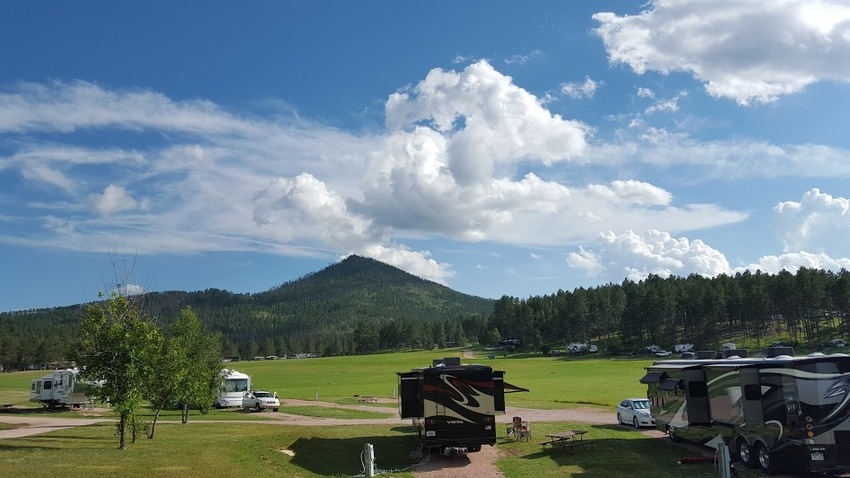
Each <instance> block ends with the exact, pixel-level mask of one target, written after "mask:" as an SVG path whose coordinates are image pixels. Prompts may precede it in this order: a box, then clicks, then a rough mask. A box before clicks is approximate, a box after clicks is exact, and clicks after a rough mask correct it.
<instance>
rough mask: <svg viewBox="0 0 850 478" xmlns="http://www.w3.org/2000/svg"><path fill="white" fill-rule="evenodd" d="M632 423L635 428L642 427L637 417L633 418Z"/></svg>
mask: <svg viewBox="0 0 850 478" xmlns="http://www.w3.org/2000/svg"><path fill="white" fill-rule="evenodd" d="M632 425H634V426H635V428H640V423H638V419H637V417H634V418H632Z"/></svg>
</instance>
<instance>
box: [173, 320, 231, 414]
mask: <svg viewBox="0 0 850 478" xmlns="http://www.w3.org/2000/svg"><path fill="white" fill-rule="evenodd" d="M171 341H172V343H174V346H175V348H176V349H178V350H180V351H182V353H183V354H184V359H185V362H184V364H185V367H184V368H185V371H186V373H185V374H183V375H182V380H181V381H180V383H179V386H178V388H177V401H178V403H179V404H180V405H181V408H182V410H183V413H182V421H183V423H187V422H188V421H189V410H190V409H191V408H197V409H199V410H201V411H206V410H208V409H209V408H210V407H211V406H212V403H213V401H215V396H216V392H217V391H218V389H219V387H220V386H221V337H220V336H219V335H218V334H210V333H207V332H205V331H204V329H203V327H202V325H201V322H200V321H199V320H198V317H197V315H195V312H194V311H192V309H191V308H190V307H186V308H184V309H183V310H182V311H181V312H180V318H178V319H177V322H176V323H175V324H174V326H173V327H172V330H171Z"/></svg>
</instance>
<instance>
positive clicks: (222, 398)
mask: <svg viewBox="0 0 850 478" xmlns="http://www.w3.org/2000/svg"><path fill="white" fill-rule="evenodd" d="M249 390H251V377H250V376H248V375H246V374H244V373H242V372H237V371H236V370H228V369H224V370H222V371H221V388H220V389H219V391H218V396H217V397H216V399H215V402H213V408H227V407H241V406H242V397H243V396H244V395H245V393H246V392H247V391H249Z"/></svg>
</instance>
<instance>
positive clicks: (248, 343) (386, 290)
mask: <svg viewBox="0 0 850 478" xmlns="http://www.w3.org/2000/svg"><path fill="white" fill-rule="evenodd" d="M139 299H140V300H141V301H142V306H143V308H144V310H145V312H146V314H147V315H148V316H150V317H153V318H154V320H155V321H156V322H159V323H162V324H168V323H171V322H173V321H174V320H175V319H176V318H177V317H178V315H179V314H180V311H181V310H182V309H183V308H184V307H186V306H190V307H192V309H193V310H194V311H195V312H196V313H197V316H198V318H199V320H200V321H201V322H202V323H203V324H204V325H205V326H206V327H207V328H209V329H210V330H211V331H213V332H218V333H221V335H222V339H223V341H224V342H223V343H224V345H225V352H226V353H227V354H228V355H241V356H254V355H255V354H260V355H263V354H266V355H274V354H278V355H280V354H283V353H293V352H319V353H327V354H347V353H355V352H364V351H370V350H377V348H379V347H381V346H383V345H384V342H381V341H373V342H369V340H370V339H371V338H364V337H359V338H357V340H355V339H352V333H354V332H355V331H356V330H357V329H358V328H361V326H362V328H363V329H364V330H373V331H380V330H385V329H386V330H387V332H386V333H384V337H383V339H385V342H386V343H387V344H390V346H396V345H400V344H405V345H406V346H429V345H430V344H431V343H432V342H430V341H431V340H438V339H439V340H445V341H453V342H456V341H459V340H460V339H459V335H460V332H459V330H458V329H457V327H455V328H454V329H452V330H449V331H448V332H446V331H445V328H446V327H445V326H444V324H446V323H449V322H451V323H452V324H455V325H457V324H460V320H461V319H464V320H467V321H468V320H476V321H479V322H482V321H483V323H486V321H487V317H489V315H490V313H492V311H493V305H494V304H495V301H494V300H492V299H485V298H481V297H475V296H471V295H467V294H463V293H460V292H457V291H454V290H452V289H450V288H448V287H446V286H443V285H440V284H437V283H435V282H432V281H428V280H425V279H422V278H419V277H416V276H414V275H412V274H409V273H407V272H404V271H402V270H401V269H398V268H396V267H393V266H390V265H388V264H384V263H382V262H379V261H377V260H374V259H369V258H365V257H360V256H356V255H352V256H349V257H347V258H346V259H344V260H342V261H340V262H337V263H334V264H331V265H329V266H328V267H326V268H324V269H322V270H320V271H318V272H314V273H312V274H308V275H306V276H304V277H301V278H299V279H297V280H294V281H291V282H287V283H284V284H282V285H280V286H278V287H275V288H272V289H270V290H268V291H265V292H258V293H254V294H237V293H233V292H229V291H226V290H221V289H206V290H203V291H196V292H186V291H166V292H150V293H147V294H144V295H143V296H140V297H139ZM83 310H84V307H82V305H76V306H71V307H57V308H51V309H36V310H30V311H18V312H4V313H0V364H3V363H5V364H7V366H11V367H20V366H26V365H27V364H28V363H31V362H43V361H48V360H54V359H61V358H63V355H64V352H63V351H62V350H61V348H62V345H61V344H65V345H67V344H68V343H70V342H69V341H68V340H67V338H72V337H76V336H77V332H78V330H77V329H78V326H79V323H80V318H81V316H82V313H83ZM390 331H391V332H392V333H390ZM452 332H454V334H452ZM60 337H62V339H61V340H60ZM441 338H442V339H441ZM4 339H6V340H4ZM387 341H388V342H387ZM7 342H8V343H7ZM27 343H40V344H47V345H43V346H40V347H39V349H40V351H38V352H36V351H35V350H29V349H28V348H27V347H26V346H25V344H27ZM363 343H368V344H369V345H368V346H363V345H362V344H363ZM433 343H437V342H433ZM36 355H37V356H36ZM54 356H55V358H54Z"/></svg>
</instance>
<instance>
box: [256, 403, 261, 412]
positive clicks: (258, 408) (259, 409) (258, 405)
mask: <svg viewBox="0 0 850 478" xmlns="http://www.w3.org/2000/svg"><path fill="white" fill-rule="evenodd" d="M256 407H257V411H258V412H262V411H263V409H262V408H260V404H259V403H258V404H257V405H256Z"/></svg>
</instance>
